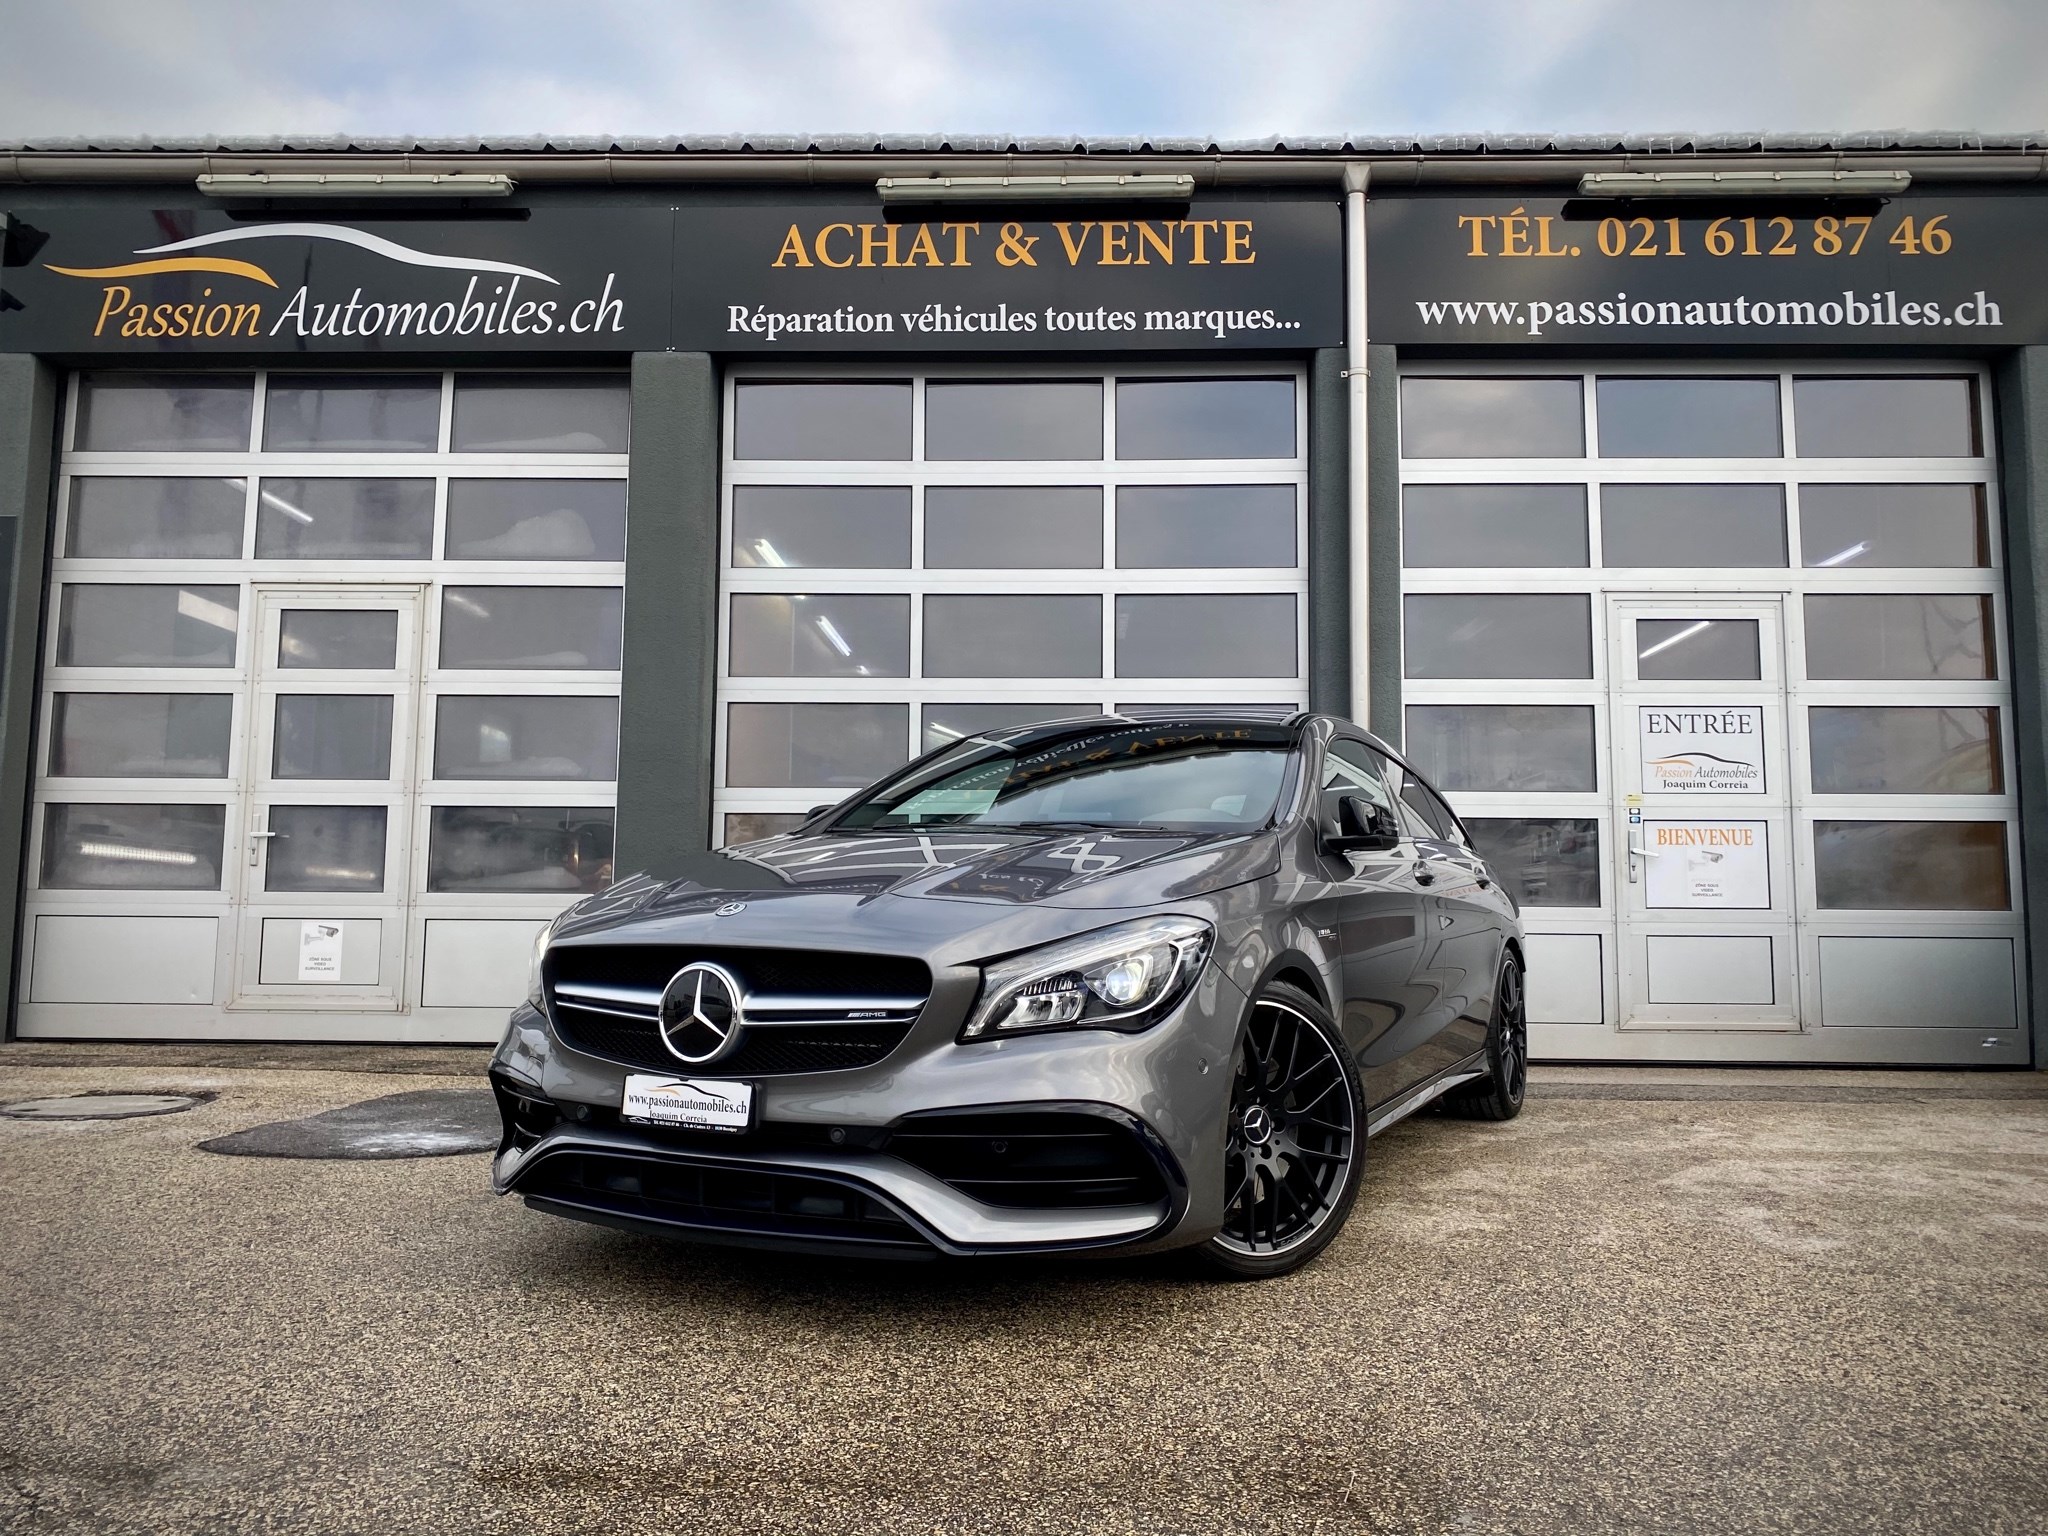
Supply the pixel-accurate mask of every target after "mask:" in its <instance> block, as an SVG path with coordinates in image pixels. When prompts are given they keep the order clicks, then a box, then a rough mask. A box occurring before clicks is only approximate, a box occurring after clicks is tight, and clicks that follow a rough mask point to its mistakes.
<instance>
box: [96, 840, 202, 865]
mask: <svg viewBox="0 0 2048 1536" xmlns="http://www.w3.org/2000/svg"><path fill="white" fill-rule="evenodd" d="M78 852H79V854H80V856H81V857H84V858H88V859H119V860H122V861H124V862H126V863H130V864H176V865H179V866H181V867H183V868H190V867H191V866H192V865H194V864H197V863H198V862H199V855H198V854H196V853H180V852H179V851H178V850H177V849H175V848H132V847H130V846H129V845H128V844H126V843H96V842H83V843H80V844H79V845H78Z"/></svg>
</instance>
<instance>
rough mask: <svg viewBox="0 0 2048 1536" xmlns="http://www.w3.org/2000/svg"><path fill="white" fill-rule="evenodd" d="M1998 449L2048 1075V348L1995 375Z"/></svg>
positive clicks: (2032, 924) (2027, 871)
mask: <svg viewBox="0 0 2048 1536" xmlns="http://www.w3.org/2000/svg"><path fill="white" fill-rule="evenodd" d="M1996 385H1997V390H1998V441H1999V457H2000V479H2001V481H2002V485H2003V492H2002V496H2001V501H2002V504H2003V506H2004V508H2005V562H2006V566H2005V569H2006V583H2007V585H2006V594H2007V601H2008V605H2009V611H2010V613H2011V615H2012V669H2011V670H2012V691H2013V702H2012V714H2013V718H2012V738H2013V747H2014V756H2015V758H2016V759H2017V760H2018V766H2019V797H2020V861H2021V869H2022V872H2023V874H2022V880H2021V887H2020V888H2021V892H2022V896H2023V898H2024V900H2025V901H2026V904H2027V951H2028V965H2027V969H2028V970H2029V971H2030V972H2031V974H2032V981H2031V985H2030V987H2029V989H2028V990H2029V993H2030V995H2031V998H2032V1003H2033V1035H2034V1066H2035V1068H2036V1069H2037V1070H2040V1069H2048V1005H2044V996H2043V994H2044V991H2048V347H2022V348H2020V349H2018V350H2017V351H2015V352H2013V353H2012V354H2010V355H2009V356H2008V357H2007V358H2006V359H2005V360H2004V361H2003V362H2001V363H2000V364H1999V366H1998V372H1997V378H1996Z"/></svg>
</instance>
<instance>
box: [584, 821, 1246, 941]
mask: <svg viewBox="0 0 2048 1536" xmlns="http://www.w3.org/2000/svg"><path fill="white" fill-rule="evenodd" d="M683 863H684V871H683V873H682V874H681V876H680V877H678V878H676V879H673V880H669V881H666V882H662V881H656V880H653V879H650V878H649V877H647V876H645V875H636V876H633V877H632V878H631V879H628V880H623V881H621V882H620V883H619V884H617V885H615V886H613V887H612V888H611V890H609V891H607V892H605V893H604V894H603V895H600V896H596V897H593V898H591V899H590V900H589V901H586V902H584V903H582V904H581V905H579V906H577V907H575V908H573V909H572V910H571V911H570V912H569V913H567V914H565V915H564V917H563V920H562V922H561V923H560V924H559V925H558V927H557V929H556V932H557V934H558V935H561V936H566V935H569V934H574V933H584V932H589V931H592V930H594V929H598V928H605V927H610V926H612V925H614V924H616V923H619V922H623V921H625V920H627V919H629V918H651V917H657V916H682V915H686V914H690V913H699V912H707V911H712V910H715V909H716V908H717V907H718V906H720V905H722V904H724V903H726V902H734V901H743V902H745V903H747V904H748V905H749V906H754V907H760V906H762V905H763V904H766V903H777V902H781V901H788V900H796V901H800V902H805V903H806V904H808V905H817V904H819V903H820V901H821V900H824V901H828V902H829V904H830V905H833V906H835V907H839V908H841V909H844V908H845V907H847V906H856V907H858V906H866V905H870V904H872V903H875V902H878V901H890V902H893V901H900V900H906V899H908V900H919V901H929V900H937V901H949V902H973V903H1004V904H1011V905H1044V906H1054V907H1088V908H1098V907H1099V908H1115V907H1142V906H1150V905H1154V904H1156V903H1159V902H1165V901H1175V900H1180V899H1182V898H1185V897H1191V896H1198V895H1203V894H1205V893H1207V892H1210V891H1218V890H1222V889H1224V888H1226V887H1228V886H1232V885H1239V884H1242V883H1244V882H1245V881H1247V880H1255V879H1258V878H1259V877H1260V876H1262V875H1265V874H1269V873H1271V872H1272V871H1273V870H1274V869H1275V868H1276V867H1277V849H1276V846H1275V844H1274V840H1273V837H1272V834H1270V833H1243V832H1236V833H1190V832H1061V833H1053V834H1045V833H1036V832H1033V833H1019V832H1003V831H1000V830H989V831H975V830H961V831H957V832H955V831H944V830H939V831H930V832H859V833H832V832H825V833H814V834H798V835H795V836H790V837H778V838H771V839H769V840H767V841H766V842H759V843H746V844H742V845H740V846H738V847H734V848H724V849H720V850H718V851H717V852H715V853H702V854H694V855H691V856H690V857H688V858H686V859H685V860H684V861H683ZM789 915H790V916H792V917H793V916H794V915H795V914H794V913H791V914H789Z"/></svg>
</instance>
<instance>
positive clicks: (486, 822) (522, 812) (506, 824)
mask: <svg viewBox="0 0 2048 1536" xmlns="http://www.w3.org/2000/svg"><path fill="white" fill-rule="evenodd" d="M613 815H614V813H613V811H612V809H611V807H610V806H599V805H576V806H528V805H520V806H510V805H437V806H435V807H434V810H433V816H432V820H431V822H430V824H429V827H428V834H427V889H428V890H429V891H451V892H458V891H459V892H487V891H559V892H562V893H563V894H565V895H573V894H575V893H577V892H583V891H601V890H603V889H604V888H605V887H606V886H608V885H610V884H611V883H612V819H613Z"/></svg>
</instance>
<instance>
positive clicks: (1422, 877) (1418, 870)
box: [1415, 859, 1436, 885]
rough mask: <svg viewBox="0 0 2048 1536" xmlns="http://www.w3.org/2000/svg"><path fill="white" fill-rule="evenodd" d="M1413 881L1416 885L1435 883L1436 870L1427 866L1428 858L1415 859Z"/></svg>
mask: <svg viewBox="0 0 2048 1536" xmlns="http://www.w3.org/2000/svg"><path fill="white" fill-rule="evenodd" d="M1415 883H1416V884H1417V885H1435V884H1436V871H1435V870H1433V869H1431V868H1430V867H1429V860H1427V859H1417V860H1416V861H1415Z"/></svg>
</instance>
